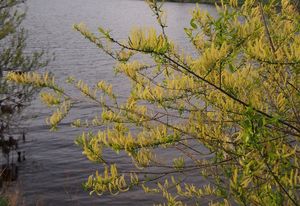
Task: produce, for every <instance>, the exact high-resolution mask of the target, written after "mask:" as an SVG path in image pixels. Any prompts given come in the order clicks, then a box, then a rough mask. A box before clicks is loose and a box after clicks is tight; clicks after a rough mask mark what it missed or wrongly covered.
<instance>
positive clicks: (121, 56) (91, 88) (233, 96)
mask: <svg viewBox="0 0 300 206" xmlns="http://www.w3.org/2000/svg"><path fill="white" fill-rule="evenodd" d="M147 3H148V4H149V7H150V9H151V10H152V11H153V13H154V14H155V15H156V17H157V20H158V23H159V25H160V26H161V31H156V30H155V29H153V28H149V29H135V30H133V31H132V32H131V33H130V34H129V36H128V38H127V39H125V40H117V39H115V38H114V37H113V36H112V34H111V33H110V32H109V31H108V30H105V29H103V28H100V29H99V33H100V34H99V35H96V34H93V33H91V32H90V31H89V30H88V29H87V28H86V26H85V25H83V24H79V25H75V27H74V28H75V29H76V30H78V31H79V32H81V33H82V35H83V36H84V37H86V38H87V39H88V40H90V41H91V42H92V43H94V44H95V45H97V46H98V47H99V48H100V49H101V50H103V51H104V52H105V53H107V54H108V55H110V56H111V57H112V58H114V59H115V60H116V66H115V70H116V72H117V73H118V74H119V75H125V76H127V77H128V79H129V81H130V82H131V93H130V95H129V96H128V97H127V100H126V101H125V102H124V101H123V100H122V101H119V98H118V95H117V94H115V93H114V92H113V88H112V85H109V84H108V83H106V82H105V81H100V82H99V83H98V84H97V85H87V84H86V83H84V82H82V81H77V80H75V79H69V82H70V83H71V84H74V86H75V87H77V88H78V90H79V91H80V92H81V93H82V94H83V95H84V96H85V97H86V98H87V99H88V100H90V101H92V102H94V103H95V104H98V105H99V107H100V108H101V114H99V115H98V114H96V115H95V116H94V117H91V119H90V120H84V119H78V120H75V121H74V123H73V126H75V127H79V128H83V131H85V132H82V134H81V135H80V136H79V137H78V139H77V144H78V145H80V146H81V147H82V149H83V154H85V155H86V156H87V158H88V159H90V160H91V161H93V162H97V163H99V164H103V165H104V171H102V172H101V171H99V172H96V174H94V175H92V176H90V177H89V178H88V181H87V182H86V184H85V187H86V189H88V190H90V191H91V192H92V193H96V194H99V195H101V194H105V193H112V194H116V193H119V192H125V191H128V190H130V189H132V188H135V187H140V188H142V189H143V190H144V191H145V192H150V193H151V192H153V193H160V194H161V195H162V196H163V197H164V198H165V200H166V202H165V204H166V205H184V204H185V203H188V204H196V203H199V202H200V203H201V201H203V200H205V199H209V200H210V201H209V202H210V204H211V205H230V204H232V203H233V202H236V203H238V204H241V205H298V204H299V203H298V202H299V201H300V199H299V198H300V197H299V194H300V191H299V190H300V187H299V186H300V175H299V163H300V162H299V155H300V150H299V136H300V127H299V125H300V124H299V123H300V122H299V121H300V113H299V108H300V99H299V98H300V95H299V92H300V89H299V68H300V35H299V30H300V15H299V13H298V12H297V10H296V9H295V8H294V6H293V4H292V3H290V2H289V1H288V0H282V1H277V0H271V1H269V3H261V2H259V1H256V0H246V1H245V3H244V4H243V5H242V6H241V7H238V6H237V1H236V0H231V1H230V2H229V4H225V3H223V4H222V5H221V6H220V7H217V11H218V17H216V18H214V17H212V16H211V15H210V14H209V13H207V12H206V11H205V10H202V9H200V8H199V7H196V8H195V9H194V11H193V14H192V18H191V21H190V27H188V28H186V29H185V32H186V35H187V38H188V39H189V40H190V43H191V44H192V45H193V46H194V49H195V52H197V54H198V55H196V56H195V55H189V54H188V51H183V50H182V49H181V48H180V46H179V45H177V44H176V42H173V41H172V40H171V39H170V38H169V37H168V34H167V33H166V31H165V27H166V22H165V20H164V13H163V11H162V7H161V4H159V3H157V2H156V1H155V0H149V1H147ZM111 45H116V46H117V47H119V49H116V50H112V49H111V48H112V46H111ZM113 48H115V47H113ZM140 55H144V56H147V57H148V58H151V60H152V62H151V63H149V59H147V61H143V60H142V58H135V56H140ZM8 79H9V80H11V81H15V82H19V83H22V84H29V85H35V86H39V87H48V88H51V89H53V91H54V92H53V93H51V92H50V93H47V94H44V95H43V101H45V102H46V103H47V104H48V105H54V106H56V107H57V108H58V109H57V111H56V112H55V113H54V114H53V115H52V116H51V117H50V118H49V123H50V125H51V126H52V127H56V126H57V124H58V123H59V122H60V121H61V120H62V119H63V118H64V117H65V116H66V115H67V113H68V112H69V111H70V110H71V109H72V103H73V102H75V101H76V100H74V99H72V98H71V97H70V96H69V95H68V94H67V93H66V92H64V91H63V89H61V88H59V86H58V85H57V84H56V83H55V81H54V79H52V78H49V76H45V75H39V74H32V73H28V74H24V75H17V74H15V73H10V74H9V76H8ZM86 127H88V128H90V131H88V132H86V129H84V128H86ZM97 128H98V131H97V132H95V129H97ZM104 128H105V129H104ZM107 149H109V150H112V151H114V152H115V155H116V156H118V155H124V154H126V155H127V156H128V157H129V158H130V159H131V164H132V169H129V170H124V169H118V164H117V163H116V162H111V161H108V160H107V158H106V152H107ZM165 154H168V158H166V157H165ZM110 159H116V158H110ZM153 168H154V169H153ZM191 175H192V177H193V178H192V179H191V178H188V177H190V176H191Z"/></svg>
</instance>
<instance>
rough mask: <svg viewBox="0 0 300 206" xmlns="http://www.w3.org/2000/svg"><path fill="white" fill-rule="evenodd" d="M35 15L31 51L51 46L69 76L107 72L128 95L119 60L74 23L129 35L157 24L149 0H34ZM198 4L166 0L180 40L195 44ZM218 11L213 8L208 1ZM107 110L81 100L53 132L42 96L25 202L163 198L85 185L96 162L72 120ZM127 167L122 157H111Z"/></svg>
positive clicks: (30, 20)
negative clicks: (189, 34) (80, 143)
mask: <svg viewBox="0 0 300 206" xmlns="http://www.w3.org/2000/svg"><path fill="white" fill-rule="evenodd" d="M27 5H28V12H27V18H26V21H25V22H24V26H25V27H26V28H27V29H28V31H29V33H28V34H29V38H28V48H29V49H30V50H40V49H48V51H49V53H53V52H54V53H55V56H56V59H55V61H53V62H51V63H50V65H49V66H48V67H47V70H49V71H51V72H53V73H54V74H55V75H57V76H58V77H59V80H62V79H63V77H65V76H67V75H72V76H74V77H77V78H80V79H83V80H86V81H88V82H90V83H93V82H97V81H98V80H100V79H105V80H107V81H109V82H111V83H113V84H114V85H115V86H116V89H117V91H119V92H120V93H121V94H122V93H123V94H125V93H126V92H128V82H127V81H126V79H124V78H121V77H116V76H115V75H114V73H113V70H112V67H113V65H114V62H113V61H112V60H111V59H110V58H109V57H108V56H106V55H104V54H103V53H102V52H101V51H100V50H98V49H97V48H95V46H94V45H92V44H91V43H89V42H88V41H87V40H85V39H84V38H82V36H81V35H80V34H79V33H77V32H75V31H74V30H72V25H73V24H74V23H79V22H84V23H86V24H87V25H88V26H89V27H90V29H91V30H93V31H96V30H97V27H98V26H100V25H101V26H103V27H106V28H109V29H111V30H112V33H113V34H114V35H115V36H116V37H118V38H122V37H126V36H127V34H128V32H129V30H130V28H131V27H133V26H154V25H156V22H155V18H154V17H153V16H152V13H151V11H150V9H149V8H148V7H147V5H146V3H144V2H143V1H139V0H135V1H134V0H28V2H27ZM194 6H195V5H194V4H179V3H166V4H165V9H166V10H167V12H168V25H169V27H168V28H167V32H168V34H169V35H170V36H171V37H172V38H173V39H174V40H176V41H177V42H179V44H180V45H181V46H182V47H184V48H188V42H187V40H186V39H185V35H184V31H183V28H184V27H186V26H188V24H189V18H190V15H188V13H190V12H191V11H192V8H193V7H194ZM201 7H203V8H205V9H208V10H209V11H210V12H212V13H215V11H214V9H213V7H211V6H207V5H201ZM93 112H99V109H98V108H96V107H94V106H93V105H88V104H82V105H77V106H76V108H75V109H74V110H73V112H72V115H71V117H69V118H67V119H66V121H64V122H63V123H62V125H61V126H60V127H59V130H58V131H57V132H50V131H49V128H48V127H47V126H46V124H45V118H46V117H47V116H48V115H49V110H48V109H47V108H46V107H44V106H42V105H41V104H40V103H39V101H38V100H36V101H34V102H33V104H32V106H30V107H29V108H28V109H27V110H26V114H27V117H28V121H26V122H24V125H26V127H27V128H26V130H27V141H28V142H27V143H26V144H25V145H24V146H23V147H24V149H25V150H26V153H27V160H26V161H25V162H23V163H22V165H21V167H20V177H19V181H20V188H21V191H22V193H23V196H24V202H25V205H36V204H41V205H54V206H57V205H152V203H153V202H157V201H160V199H159V197H156V196H147V195H143V192H141V191H133V192H130V193H126V194H121V195H119V196H116V197H112V196H101V197H95V196H94V197H91V196H89V195H88V193H87V192H84V191H83V190H82V187H81V184H82V183H83V182H84V181H85V180H86V178H87V177H88V175H89V174H91V173H93V172H94V171H95V170H96V169H99V170H100V171H101V170H102V167H101V166H100V165H95V164H92V163H90V162H89V161H87V160H86V158H85V157H84V156H83V155H82V154H81V150H80V148H78V147H77V146H76V145H75V144H74V139H75V137H76V135H78V134H79V133H80V131H79V130H77V129H74V128H71V127H70V126H69V124H70V121H71V119H72V118H76V117H79V116H81V117H89V116H90V115H91V114H93ZM106 157H107V158H109V160H111V161H117V162H118V163H120V164H121V167H126V161H128V159H125V158H124V157H122V156H118V157H115V156H111V157H110V154H109V153H108V155H107V156H106Z"/></svg>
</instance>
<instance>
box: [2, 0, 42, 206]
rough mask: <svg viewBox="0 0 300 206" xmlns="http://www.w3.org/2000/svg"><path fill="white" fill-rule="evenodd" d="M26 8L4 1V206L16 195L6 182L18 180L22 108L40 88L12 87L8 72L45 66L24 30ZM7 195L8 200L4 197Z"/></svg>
mask: <svg viewBox="0 0 300 206" xmlns="http://www.w3.org/2000/svg"><path fill="white" fill-rule="evenodd" d="M24 10H25V5H24V1H21V0H0V149H1V152H2V155H3V156H2V157H4V158H5V159H6V162H5V164H3V165H0V174H1V175H0V184H1V192H0V196H1V197H0V205H7V204H8V202H9V203H10V205H14V204H13V203H12V199H13V198H10V197H12V195H10V194H7V191H5V190H6V189H7V188H6V186H5V184H4V181H12V180H13V179H15V178H16V166H15V165H13V164H12V163H13V162H11V161H12V158H10V157H11V153H12V152H14V151H15V150H17V149H18V139H17V138H15V137H14V134H16V133H17V131H16V130H17V127H18V123H19V121H20V116H21V115H20V112H21V111H22V108H24V107H25V106H26V104H27V103H29V101H30V100H31V98H32V97H33V94H34V93H35V92H36V89H35V88H33V87H32V86H27V85H16V84H11V83H9V82H8V81H7V80H6V78H5V77H6V75H7V73H8V72H15V73H19V74H21V73H25V72H29V71H32V70H36V69H37V68H40V67H42V66H44V65H45V64H46V63H47V61H45V62H43V61H42V60H41V58H42V56H43V53H42V52H36V53H33V54H28V51H25V50H26V31H25V30H24V29H23V28H21V27H20V24H21V22H22V20H23V19H24V17H25V14H24ZM3 196H5V197H3Z"/></svg>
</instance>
